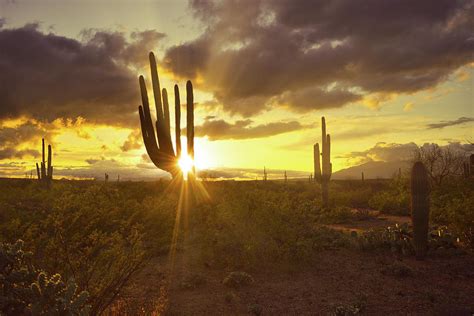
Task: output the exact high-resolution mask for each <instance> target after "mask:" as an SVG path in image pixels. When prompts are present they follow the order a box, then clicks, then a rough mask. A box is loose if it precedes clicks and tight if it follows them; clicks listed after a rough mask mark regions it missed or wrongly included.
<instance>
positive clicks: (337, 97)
mask: <svg viewBox="0 0 474 316" xmlns="http://www.w3.org/2000/svg"><path fill="white" fill-rule="evenodd" d="M361 99H362V97H361V96H360V95H358V94H355V93H352V92H350V91H347V90H344V89H333V90H330V91H326V90H323V89H321V88H318V87H309V88H304V89H300V90H295V91H286V92H284V93H282V94H281V96H280V97H279V100H278V103H279V104H287V105H288V106H289V107H290V108H292V109H294V110H296V111H301V112H307V111H309V110H312V109H327V108H338V107H342V106H344V105H346V104H347V103H350V102H356V101H359V100H361Z"/></svg>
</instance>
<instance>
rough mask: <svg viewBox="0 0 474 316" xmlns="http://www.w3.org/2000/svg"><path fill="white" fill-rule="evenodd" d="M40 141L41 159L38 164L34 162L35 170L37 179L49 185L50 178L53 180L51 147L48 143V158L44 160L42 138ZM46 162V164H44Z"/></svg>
mask: <svg viewBox="0 0 474 316" xmlns="http://www.w3.org/2000/svg"><path fill="white" fill-rule="evenodd" d="M41 143H42V161H41V163H40V165H41V167H40V165H38V163H36V172H37V174H38V180H39V181H40V183H43V184H44V185H46V186H47V187H49V186H50V185H51V180H53V166H52V161H53V155H52V152H53V151H52V149H51V145H48V160H47V161H46V160H45V156H44V138H43V139H42V141H41ZM46 163H47V165H46Z"/></svg>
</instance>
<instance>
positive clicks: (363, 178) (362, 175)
mask: <svg viewBox="0 0 474 316" xmlns="http://www.w3.org/2000/svg"><path fill="white" fill-rule="evenodd" d="M361 177H362V182H364V180H365V177H364V171H362V174H361Z"/></svg>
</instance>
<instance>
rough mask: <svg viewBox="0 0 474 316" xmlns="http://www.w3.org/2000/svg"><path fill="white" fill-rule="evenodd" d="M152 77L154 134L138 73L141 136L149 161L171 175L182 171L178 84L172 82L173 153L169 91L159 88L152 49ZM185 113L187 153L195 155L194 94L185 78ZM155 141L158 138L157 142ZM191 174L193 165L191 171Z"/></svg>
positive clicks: (175, 175)
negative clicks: (140, 99)
mask: <svg viewBox="0 0 474 316" xmlns="http://www.w3.org/2000/svg"><path fill="white" fill-rule="evenodd" d="M149 58H150V68H151V81H152V88H153V95H154V99H155V105H156V116H157V120H156V124H155V125H156V136H155V128H154V127H153V122H152V119H151V115H150V105H149V102H148V94H147V89H146V85H145V79H144V78H143V76H140V77H139V84H140V92H141V97H142V105H140V106H139V107H138V112H139V114H140V124H141V130H142V136H143V142H144V143H145V148H146V151H147V153H148V156H149V157H150V159H151V161H152V162H153V163H154V164H155V166H156V167H158V168H159V169H161V170H164V171H167V172H169V173H171V175H172V176H173V177H177V176H181V175H182V173H181V171H180V169H179V167H178V160H179V158H180V157H181V126H180V122H181V108H180V106H181V104H180V96H179V88H178V86H177V85H175V86H174V98H175V131H176V133H175V136H176V153H175V151H174V148H173V143H172V140H171V132H170V111H169V103H168V93H167V91H166V89H163V90H160V81H159V78H158V70H157V67H156V60H155V56H154V54H153V53H152V52H150V54H149ZM186 94H187V95H186V103H187V106H186V115H187V120H186V122H187V126H186V136H187V149H188V155H189V156H190V158H191V159H194V95H193V85H192V83H191V81H189V80H188V82H187V83H186ZM157 141H158V142H157ZM191 173H192V174H194V168H193V170H192V172H191Z"/></svg>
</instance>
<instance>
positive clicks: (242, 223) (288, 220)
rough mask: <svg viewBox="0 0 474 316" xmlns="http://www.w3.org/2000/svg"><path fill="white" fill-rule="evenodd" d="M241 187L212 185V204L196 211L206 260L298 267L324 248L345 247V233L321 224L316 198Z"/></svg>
mask: <svg viewBox="0 0 474 316" xmlns="http://www.w3.org/2000/svg"><path fill="white" fill-rule="evenodd" d="M242 185H246V184H242V183H221V184H219V185H216V186H214V187H209V190H210V191H211V195H212V196H213V202H212V203H208V204H204V205H201V206H200V207H199V209H197V210H196V211H195V212H194V213H195V215H196V216H195V218H194V219H193V220H194V222H193V223H192V226H193V227H195V229H196V230H197V234H198V239H199V240H200V241H202V242H203V255H204V257H205V260H207V261H210V262H213V263H215V264H218V265H221V266H225V267H230V268H254V267H257V266H262V265H263V266H268V265H278V264H282V263H298V264H299V263H305V262H309V261H310V260H312V258H314V257H315V256H317V253H318V250H320V249H327V248H335V247H339V246H341V245H343V244H344V242H345V239H344V237H343V235H342V234H341V233H338V232H334V231H332V230H330V229H328V228H325V227H322V226H321V225H319V221H318V216H319V212H320V210H319V208H318V204H317V203H315V202H314V201H313V200H310V199H304V198H302V197H301V196H300V195H299V194H297V193H296V194H294V193H293V192H291V191H290V190H288V191H286V190H285V189H281V190H280V189H275V190H267V189H266V187H265V186H258V185H254V186H253V187H247V188H246V187H242ZM249 185H250V186H251V185H252V184H249ZM281 187H282V186H281ZM303 194H306V193H303Z"/></svg>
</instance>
